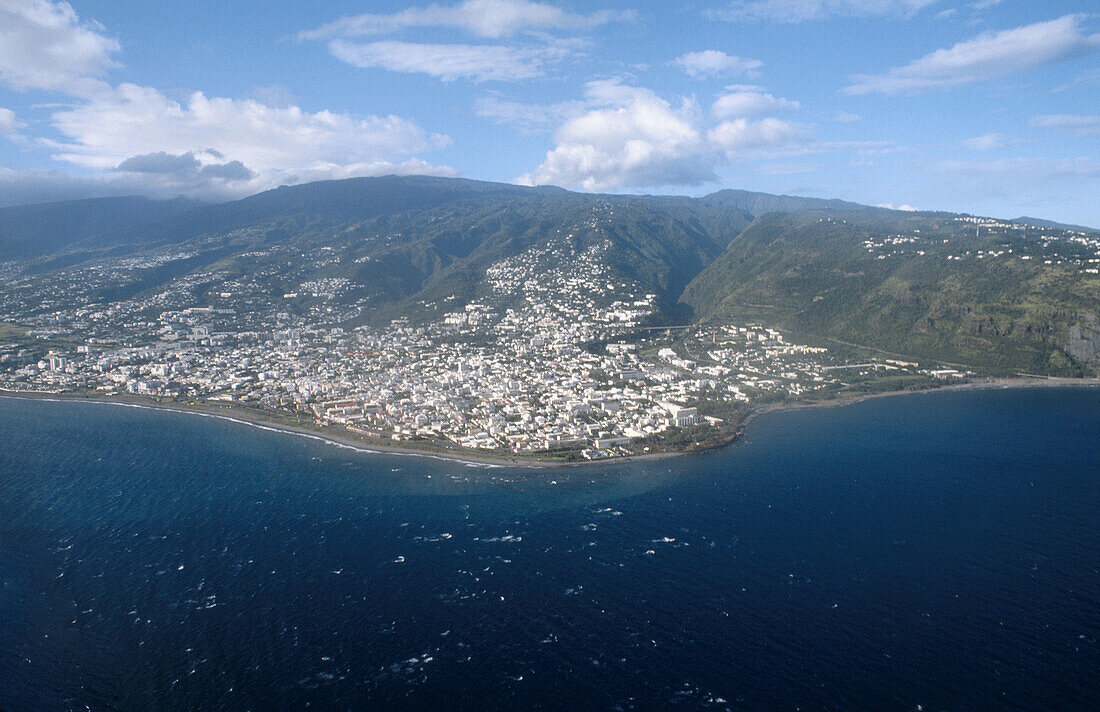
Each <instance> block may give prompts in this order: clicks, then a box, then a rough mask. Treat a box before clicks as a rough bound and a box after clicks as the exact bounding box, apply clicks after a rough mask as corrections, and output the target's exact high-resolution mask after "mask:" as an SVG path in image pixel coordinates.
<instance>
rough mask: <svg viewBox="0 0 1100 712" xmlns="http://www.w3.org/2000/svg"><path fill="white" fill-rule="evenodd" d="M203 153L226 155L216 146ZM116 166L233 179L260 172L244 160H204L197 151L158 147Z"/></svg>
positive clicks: (240, 178)
mask: <svg viewBox="0 0 1100 712" xmlns="http://www.w3.org/2000/svg"><path fill="white" fill-rule="evenodd" d="M201 153H208V154H209V155H210V156H211V157H213V158H222V157H223V156H222V155H221V153H220V152H218V151H213V150H211V151H208V152H207V151H203V152H200V154H201ZM115 170H116V171H123V172H128V173H156V174H161V175H174V176H177V177H179V178H189V179H197V178H218V179H221V180H225V181H232V182H235V181H242V180H251V179H252V178H255V177H256V174H255V173H254V172H253V171H252V170H250V169H248V168H247V167H245V165H244V164H243V163H241V162H240V161H226V162H225V163H217V162H209V163H203V161H200V160H199V158H198V156H196V155H195V152H193V151H192V152H189V153H181V154H179V155H175V154H171V153H166V152H165V151H157V152H156V153H146V154H143V155H140V156H132V157H130V158H127V159H126V160H125V161H123V162H122V163H120V164H118V165H117V166H115Z"/></svg>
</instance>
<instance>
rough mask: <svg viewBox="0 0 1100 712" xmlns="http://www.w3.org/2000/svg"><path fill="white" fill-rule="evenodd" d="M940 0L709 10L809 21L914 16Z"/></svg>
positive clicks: (737, 16)
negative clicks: (832, 18)
mask: <svg viewBox="0 0 1100 712" xmlns="http://www.w3.org/2000/svg"><path fill="white" fill-rule="evenodd" d="M938 1H939V0H734V2H731V3H730V5H729V7H726V8H722V9H719V10H715V11H713V12H711V13H709V14H711V15H713V16H715V17H718V18H720V19H723V20H727V21H729V22H743V21H753V20H769V21H772V22H807V21H810V20H824V19H826V18H829V17H905V18H908V17H912V16H913V15H915V14H916V13H917V12H919V11H920V10H922V9H923V8H925V7H927V6H929V5H933V4H935V3H936V2H938Z"/></svg>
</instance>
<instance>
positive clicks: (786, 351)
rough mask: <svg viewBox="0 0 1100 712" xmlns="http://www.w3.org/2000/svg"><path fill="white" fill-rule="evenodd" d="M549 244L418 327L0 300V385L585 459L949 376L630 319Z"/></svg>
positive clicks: (744, 331)
mask: <svg viewBox="0 0 1100 712" xmlns="http://www.w3.org/2000/svg"><path fill="white" fill-rule="evenodd" d="M559 233H560V234H559V235H557V236H555V237H554V238H553V239H551V240H549V241H548V242H547V244H546V245H545V246H544V247H541V248H539V249H533V250H529V251H527V252H523V253H521V254H519V255H517V256H515V257H512V258H508V259H506V260H502V261H500V262H498V263H497V264H494V265H493V266H492V267H491V268H490V269H489V270H487V273H486V277H485V282H486V284H487V285H488V290H487V293H486V294H484V295H482V296H481V297H479V298H478V299H477V300H475V301H469V302H467V303H465V304H463V305H461V306H460V307H459V306H455V308H453V309H452V310H450V311H446V312H445V313H444V314H443V316H442V318H440V319H435V320H431V321H428V322H423V323H417V322H413V321H411V320H410V319H408V318H406V317H399V318H396V319H393V320H392V321H391V322H390V323H389V324H388V325H386V326H382V327H375V326H365V325H361V326H357V327H353V328H346V327H344V326H341V324H343V323H346V320H347V318H348V317H349V315H350V313H351V312H350V310H349V308H348V307H339V306H333V305H332V304H327V301H328V300H329V299H331V297H332V296H333V295H334V293H335V290H339V289H340V287H341V285H340V284H338V283H331V284H303V285H301V287H300V288H299V289H300V290H302V291H305V290H312V292H313V296H315V297H318V298H319V301H318V304H319V305H321V306H318V307H315V308H313V309H310V310H306V311H304V313H301V314H297V315H292V313H291V311H290V310H289V309H285V310H284V308H283V307H282V305H280V304H279V303H278V302H277V301H272V300H265V299H263V298H261V297H258V296H255V295H256V294H257V293H258V291H259V290H258V289H257V287H256V285H255V284H249V283H247V280H245V281H242V280H238V281H237V283H234V284H224V285H221V286H219V287H218V288H217V289H218V290H220V291H218V292H217V293H216V300H220V301H222V302H224V303H221V304H219V303H217V301H216V303H215V304H214V305H209V304H207V305H202V304H198V303H197V299H196V298H195V297H194V294H195V288H196V285H197V284H198V282H199V281H201V280H200V279H199V278H198V277H196V276H195V275H185V276H182V277H180V278H178V279H176V280H174V281H173V282H172V283H171V284H170V285H169V286H168V287H167V288H165V289H163V290H161V291H158V292H156V293H154V294H151V295H148V296H144V297H141V298H130V299H123V300H119V301H115V302H111V303H109V304H102V303H96V304H80V301H79V299H78V300H75V305H74V299H73V298H72V297H71V296H70V297H69V298H68V300H67V302H66V304H67V306H63V305H53V304H50V303H49V302H48V298H44V296H42V295H37V296H36V295H35V294H33V293H32V294H28V295H27V297H26V299H27V302H28V303H32V302H34V301H35V300H36V299H38V300H43V301H46V302H47V303H46V308H45V309H41V308H40V309H38V310H36V312H35V313H34V314H29V313H27V310H21V309H20V305H19V303H18V301H14V300H13V301H14V303H12V304H11V305H10V306H9V307H8V308H7V312H8V313H5V314H2V315H0V319H2V320H4V321H5V322H18V323H21V324H29V325H30V328H27V329H26V330H24V331H22V332H20V333H19V338H14V339H13V338H9V339H8V340H7V342H6V343H5V344H4V345H3V346H2V347H0V389H4V390H7V391H47V392H56V393H65V392H68V393H81V394H99V395H104V396H118V395H122V394H125V395H132V396H141V397H146V398H156V399H162V400H168V401H173V402H181V403H182V402H188V403H195V402H207V403H221V404H232V405H236V406H240V407H247V408H252V409H259V410H262V411H266V412H270V413H273V414H277V413H281V414H287V415H293V416H295V417H297V418H299V419H302V418H306V419H308V420H310V421H312V423H313V424H314V425H315V426H318V427H321V428H323V429H324V428H327V429H330V430H332V431H333V432H336V431H339V432H342V433H348V434H352V435H355V436H360V437H362V438H363V439H364V440H366V441H368V442H386V443H390V444H394V443H397V444H400V445H403V446H409V447H418V446H420V447H426V448H431V447H445V448H454V449H461V450H463V451H469V452H482V453H497V454H508V455H525V456H531V457H541V458H545V457H555V458H562V459H596V458H608V457H615V456H622V455H630V454H638V453H642V452H653V451H659V450H664V449H670V448H676V447H684V446H690V445H693V444H699V443H708V442H709V443H713V442H720V441H723V440H724V439H728V438H729V437H730V436H731V435H732V434H734V433H735V432H736V428H737V425H738V423H739V421H740V419H741V418H742V417H743V416H744V415H745V414H746V413H747V412H748V410H749V409H750V408H751V407H752V406H753V405H756V404H760V403H770V402H776V401H782V400H787V399H791V398H804V397H806V396H808V395H812V394H815V393H820V394H823V395H824V394H827V393H829V392H835V391H837V390H839V389H841V388H844V387H847V386H849V385H850V384H851V382H852V381H853V379H855V380H857V381H858V380H860V379H862V380H870V381H873V380H874V379H876V378H877V377H879V376H886V375H888V376H890V377H891V378H895V379H896V378H898V377H899V376H900V377H907V378H910V379H911V381H910V382H912V383H926V382H931V381H935V380H937V379H941V380H942V379H945V378H947V379H957V378H962V377H963V376H964V375H965V374H963V373H962V372H959V371H954V370H951V369H927V368H926V369H921V368H919V365H918V364H916V363H908V362H905V361H900V360H896V359H895V360H891V359H874V360H870V361H861V362H851V361H848V360H845V359H844V358H841V357H840V356H838V355H835V354H833V353H832V352H831V351H830V349H828V348H825V347H822V346H808V345H804V344H799V343H794V342H791V341H788V340H787V338H785V337H784V335H783V334H782V333H780V332H779V331H777V330H775V329H772V328H768V327H766V326H763V325H759V324H745V325H728V324H727V325H720V326H715V325H706V326H677V325H670V326H647V325H648V324H649V323H650V321H649V319H650V317H651V316H652V315H653V314H654V311H655V308H656V305H655V299H656V295H654V294H646V293H639V290H638V287H637V285H635V284H631V283H628V282H624V281H623V280H622V279H621V278H615V277H613V276H612V275H611V274H610V273H609V272H608V271H607V269H606V268H605V267H604V265H603V262H602V261H601V251H602V250H603V249H605V248H606V244H603V245H601V244H596V245H594V246H591V247H589V248H586V249H583V250H579V251H578V250H576V249H575V248H573V247H571V242H570V240H569V239H568V238H569V237H571V235H570V234H569V233H568V232H567V231H559ZM186 258H187V256H186V255H180V254H170V255H167V256H166V257H165V258H164V259H166V260H178V259H186ZM129 267H132V266H131V265H126V264H122V265H121V267H118V269H126V268H129ZM87 269H89V270H94V269H104V268H101V267H89V268H87ZM86 278H87V276H86V277H85V279H86ZM96 278H97V279H100V280H104V279H106V280H108V281H110V280H112V279H117V278H116V277H115V276H113V275H104V274H100V275H96ZM70 279H72V277H71V276H70ZM38 284H40V282H39V283H38ZM19 286H20V284H19V283H18V282H17V283H16V288H17V289H18V287H19ZM39 288H41V287H39ZM77 293H79V290H77ZM242 295H244V296H245V298H244V299H242V298H241V297H242ZM250 295H251V296H250ZM295 296H297V294H295V293H289V294H287V295H284V298H285V299H291V298H293V297H295ZM234 297H235V298H236V299H235V300H234ZM326 297H327V299H326ZM443 301H444V302H445V303H446V302H453V301H455V300H453V299H452V298H450V297H446V298H444V299H443ZM55 306H60V308H55ZM13 307H14V308H13ZM43 344H46V345H48V351H47V352H45V353H43V352H42V348H43V346H42V345H43Z"/></svg>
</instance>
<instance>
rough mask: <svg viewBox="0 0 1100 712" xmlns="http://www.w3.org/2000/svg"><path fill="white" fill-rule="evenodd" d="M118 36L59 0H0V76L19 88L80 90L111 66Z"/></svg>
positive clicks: (113, 64) (83, 90)
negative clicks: (53, 0)
mask: <svg viewBox="0 0 1100 712" xmlns="http://www.w3.org/2000/svg"><path fill="white" fill-rule="evenodd" d="M118 51H119V44H118V41H117V40H115V39H113V38H111V37H108V36H107V35H106V34H105V32H104V30H103V28H102V27H101V26H100V25H99V24H97V23H94V22H87V21H82V20H81V19H80V18H79V17H78V16H77V14H76V12H75V11H74V10H73V8H72V7H71V6H70V5H69V4H68V3H65V2H56V3H55V2H49V1H48V0H0V82H3V83H4V84H7V85H8V86H10V87H12V88H14V89H19V90H25V89H47V90H51V91H63V92H67V93H77V94H79V93H83V92H86V91H89V90H91V89H92V88H94V87H95V86H96V85H97V84H98V82H96V81H95V80H94V79H92V78H93V77H98V76H101V75H102V74H104V73H105V72H106V71H107V70H108V69H110V68H111V67H114V66H117V65H116V63H115V61H114V58H113V55H114V54H115V53H116V52H118Z"/></svg>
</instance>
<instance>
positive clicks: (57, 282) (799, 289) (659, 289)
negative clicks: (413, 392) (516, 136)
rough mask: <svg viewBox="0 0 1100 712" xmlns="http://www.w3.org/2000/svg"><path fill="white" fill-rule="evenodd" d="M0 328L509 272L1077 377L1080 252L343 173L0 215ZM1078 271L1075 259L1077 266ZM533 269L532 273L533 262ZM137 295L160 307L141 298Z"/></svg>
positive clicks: (431, 307) (742, 206)
mask: <svg viewBox="0 0 1100 712" xmlns="http://www.w3.org/2000/svg"><path fill="white" fill-rule="evenodd" d="M0 218H4V220H5V221H6V222H0V263H3V264H7V267H5V269H6V270H7V271H6V272H5V274H6V275H7V277H5V280H4V281H3V282H2V283H0V298H3V300H4V303H5V305H6V307H7V311H6V313H7V314H8V315H9V318H14V317H17V316H19V315H28V316H33V315H36V314H45V313H51V312H52V311H55V310H57V309H59V308H60V309H66V308H69V309H75V308H78V307H80V306H82V305H87V304H106V303H111V302H117V301H121V300H130V299H144V300H149V301H150V303H151V304H152V303H169V302H170V303H173V304H175V303H189V304H190V303H195V304H205V305H208V306H214V307H219V308H226V309H233V310H236V313H239V314H252V315H257V314H260V313H265V312H271V311H272V310H274V311H275V312H279V311H284V312H286V313H288V314H296V315H298V316H304V315H307V314H314V315H317V314H326V315H329V317H330V318H331V317H332V315H338V318H339V320H340V321H341V322H342V323H346V324H347V325H349V326H354V325H357V324H360V323H386V322H388V321H389V320H391V319H393V318H397V317H406V318H409V319H410V320H412V321H414V322H416V321H424V320H431V319H435V318H437V317H439V316H440V315H442V314H444V313H448V312H451V311H454V310H455V309H460V308H461V307H462V306H463V305H465V304H467V303H469V302H470V301H473V300H477V299H481V298H484V297H485V296H486V295H487V294H489V293H490V292H493V293H494V295H495V299H496V300H497V306H498V307H508V306H514V307H516V308H519V309H522V308H523V303H522V300H521V298H520V297H519V296H518V295H517V296H515V298H514V299H513V300H512V301H509V297H508V294H507V293H504V294H503V295H502V293H501V291H500V289H496V291H495V292H494V291H493V290H492V289H491V288H490V285H489V283H488V279H487V276H486V274H487V270H489V269H490V268H492V267H494V265H497V266H499V265H501V264H504V263H506V262H509V261H514V260H516V259H520V258H522V259H525V260H529V261H531V260H533V262H531V265H535V268H536V269H539V270H559V271H561V272H563V273H564V274H569V273H571V272H572V271H574V270H577V271H578V273H579V272H580V271H581V270H579V268H580V267H581V266H583V265H582V263H583V261H584V260H591V259H596V257H595V256H597V255H598V260H599V261H600V264H601V269H602V270H603V272H602V274H603V277H602V278H601V279H602V280H603V282H601V284H600V287H601V290H600V291H601V293H602V295H603V296H602V297H601V299H604V300H606V301H613V300H620V301H623V302H624V303H629V302H631V301H633V300H636V299H638V298H640V297H643V296H644V295H646V294H653V295H656V300H655V305H656V307H657V311H656V313H655V314H653V316H652V317H651V320H652V322H653V323H655V324H672V323H675V324H683V323H686V322H688V321H691V320H692V319H694V320H697V321H700V322H706V323H721V322H727V323H728V322H732V323H744V322H747V321H752V322H757V323H759V324H763V325H766V326H772V327H777V328H782V329H787V330H791V331H794V332H797V333H798V334H801V335H803V336H806V337H816V338H818V339H831V340H834V341H842V342H846V343H850V344H856V345H859V346H863V347H870V348H875V349H880V350H883V351H886V352H890V353H895V354H898V355H901V356H906V357H910V358H914V359H930V360H935V361H940V362H944V363H955V364H961V365H966V366H969V367H980V368H982V369H991V370H994V371H997V372H1017V371H1035V372H1041V373H1052V374H1054V373H1056V374H1081V373H1091V372H1095V371H1096V369H1097V367H1098V364H1100V323H1098V318H1100V279H1098V276H1097V274H1096V272H1095V271H1090V270H1096V269H1097V268H1098V267H1100V263H1097V262H1096V260H1100V238H1098V237H1097V233H1095V232H1089V231H1086V230H1084V229H1079V228H1074V227H1073V226H1065V225H1057V224H1053V223H1046V222H1044V221H1037V220H1034V219H1027V220H1026V221H1024V220H1023V219H1021V220H1017V221H997V220H989V219H979V218H974V217H972V216H962V215H953V214H945V213H908V212H898V211H892V210H885V209H881V208H872V207H868V206H861V205H856V204H853V203H846V202H843V201H838V200H822V199H817V198H802V197H792V196H776V195H767V194H762V193H751V192H747V191H734V190H724V191H720V192H717V193H714V194H712V195H709V196H706V197H703V198H687V197H668V196H664V197H662V196H616V195H592V194H581V193H572V192H569V191H565V190H561V189H558V188H528V187H521V186H514V185H504V184H498V183H486V182H479V181H470V180H460V179H448V178H433V177H423V176H417V177H396V176H389V177H383V178H356V179H350V180H343V181H325V182H318V183H311V184H306V185H299V186H293V187H284V188H278V189H276V190H271V191H267V192H265V193H261V194H258V195H255V196H252V197H249V198H245V199H243V200H238V201H234V202H229V203H223V204H219V205H201V204H195V203H193V202H190V201H169V202H155V201H145V200H142V199H105V200H101V201H94V200H93V201H74V202H72V203H56V204H51V205H49V206H27V207H23V208H8V209H5V210H3V211H0ZM1090 260H1091V261H1090ZM536 263H537V264H536ZM157 295H165V299H167V300H168V301H164V300H163V299H162V300H160V301H159V302H158V301H157Z"/></svg>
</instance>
